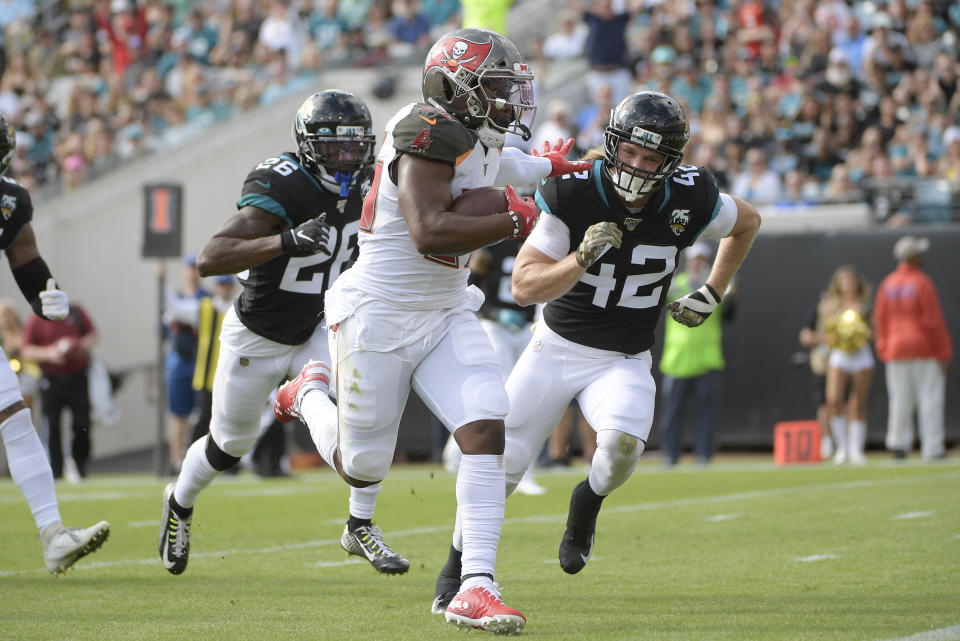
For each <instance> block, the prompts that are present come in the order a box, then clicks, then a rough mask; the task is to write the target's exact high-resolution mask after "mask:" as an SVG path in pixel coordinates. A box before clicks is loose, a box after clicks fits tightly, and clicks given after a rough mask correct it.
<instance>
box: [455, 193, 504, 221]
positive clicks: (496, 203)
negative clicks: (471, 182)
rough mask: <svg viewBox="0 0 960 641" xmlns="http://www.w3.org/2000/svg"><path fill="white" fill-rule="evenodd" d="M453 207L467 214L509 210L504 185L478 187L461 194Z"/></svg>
mask: <svg viewBox="0 0 960 641" xmlns="http://www.w3.org/2000/svg"><path fill="white" fill-rule="evenodd" d="M451 209H452V210H453V211H455V212H457V213H458V214H466V215H467V216H489V215H490V214H502V213H504V212H505V211H507V196H506V194H504V193H503V188H502V187H477V188H475V189H469V190H467V191H465V192H463V193H462V194H460V197H459V198H457V199H456V200H454V201H453V205H452V206H451Z"/></svg>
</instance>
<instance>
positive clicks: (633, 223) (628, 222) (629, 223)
mask: <svg viewBox="0 0 960 641" xmlns="http://www.w3.org/2000/svg"><path fill="white" fill-rule="evenodd" d="M640 220H641V219H640V218H630V217H629V216H627V217H626V218H624V219H623V224H624V226H625V227H626V228H627V231H633V230H634V229H636V228H637V225H639V224H640Z"/></svg>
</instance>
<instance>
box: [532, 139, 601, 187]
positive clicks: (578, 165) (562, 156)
mask: <svg viewBox="0 0 960 641" xmlns="http://www.w3.org/2000/svg"><path fill="white" fill-rule="evenodd" d="M572 147H573V138H567V142H563V140H562V139H560V138H557V142H556V144H554V145H553V146H552V147H551V145H550V141H549V140H545V141H544V143H543V151H542V152H539V151H537V150H536V149H534V150H533V151H531V152H530V155H531V156H540V157H543V158H546V159H547V160H549V161H550V164H551V165H553V167H552V169H551V170H550V174H549V175H548V176H547V177H548V178H549V177H551V176H562V175H564V174H572V173H574V172H575V171H587V170H588V169H590V163H588V162H582V161H580V160H567V154H568V153H569V152H570V149H571V148H572Z"/></svg>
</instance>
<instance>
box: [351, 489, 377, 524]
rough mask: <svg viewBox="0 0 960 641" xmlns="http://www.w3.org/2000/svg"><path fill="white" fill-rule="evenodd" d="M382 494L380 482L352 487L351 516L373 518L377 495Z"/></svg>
mask: <svg viewBox="0 0 960 641" xmlns="http://www.w3.org/2000/svg"><path fill="white" fill-rule="evenodd" d="M378 494H380V484H379V483H376V484H374V485H370V486H368V487H353V486H351V487H350V516H352V517H354V518H357V519H373V511H374V510H375V509H376V507H377V495H378Z"/></svg>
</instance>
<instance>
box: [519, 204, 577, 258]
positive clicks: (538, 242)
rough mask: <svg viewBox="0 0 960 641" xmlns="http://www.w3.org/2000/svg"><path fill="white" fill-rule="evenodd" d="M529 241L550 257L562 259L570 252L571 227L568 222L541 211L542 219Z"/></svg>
mask: <svg viewBox="0 0 960 641" xmlns="http://www.w3.org/2000/svg"><path fill="white" fill-rule="evenodd" d="M527 242H528V243H530V245H531V246H533V248H534V249H539V250H540V251H542V252H543V253H544V254H546V255H547V256H549V257H550V258H552V259H554V260H556V261H560V260H563V259H564V258H566V257H567V254H569V253H570V228H569V227H567V224H566V223H565V222H563V221H562V220H560V219H559V218H557V217H556V216H554V215H553V214H548V213H547V212H545V211H544V212H540V220H538V221H537V226H536V227H534V228H533V232H532V233H531V234H530V236H529V237H528V238H527Z"/></svg>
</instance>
